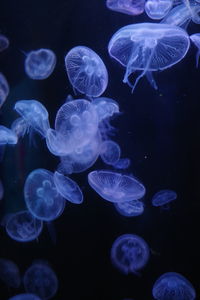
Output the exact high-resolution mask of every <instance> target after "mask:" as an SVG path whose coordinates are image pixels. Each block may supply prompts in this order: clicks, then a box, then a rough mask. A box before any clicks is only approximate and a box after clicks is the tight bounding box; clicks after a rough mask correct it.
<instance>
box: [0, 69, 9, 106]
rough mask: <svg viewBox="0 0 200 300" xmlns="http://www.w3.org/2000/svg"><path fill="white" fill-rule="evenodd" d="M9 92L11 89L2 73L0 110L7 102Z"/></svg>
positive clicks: (0, 76)
mask: <svg viewBox="0 0 200 300" xmlns="http://www.w3.org/2000/svg"><path fill="white" fill-rule="evenodd" d="M9 92H10V88H9V84H8V82H7V79H6V77H5V76H4V75H3V74H2V73H0V108H1V106H2V105H3V104H4V102H5V101H6V98H7V97H8V94H9Z"/></svg>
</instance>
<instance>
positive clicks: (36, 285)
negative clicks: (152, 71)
mask: <svg viewBox="0 0 200 300" xmlns="http://www.w3.org/2000/svg"><path fill="white" fill-rule="evenodd" d="M23 282H24V288H25V290H26V292H28V293H33V294H35V295H37V296H39V297H40V298H41V299H50V298H52V297H53V296H55V294H56V292H57V290H58V279H57V276H56V274H55V272H54V271H53V270H52V268H51V267H50V266H49V265H48V264H46V263H43V262H35V263H33V264H32V265H31V266H30V267H29V268H28V269H27V270H26V272H25V274H24V278H23Z"/></svg>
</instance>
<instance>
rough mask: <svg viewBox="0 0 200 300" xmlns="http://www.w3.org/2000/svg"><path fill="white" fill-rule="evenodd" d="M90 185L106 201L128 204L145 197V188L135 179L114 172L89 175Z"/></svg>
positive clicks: (96, 172)
mask: <svg viewBox="0 0 200 300" xmlns="http://www.w3.org/2000/svg"><path fill="white" fill-rule="evenodd" d="M88 182H89V185H90V186H91V187H92V188H93V189H94V190H95V191H96V192H97V193H98V194H99V195H100V196H101V197H102V198H103V199H105V200H108V201H110V202H128V201H131V200H138V199H140V198H142V197H143V196H144V195H145V191H146V190H145V187H144V185H143V184H142V183H140V182H139V181H138V180H136V179H135V178H133V177H131V176H128V175H123V174H120V173H117V172H114V171H103V170H99V171H93V172H90V173H89V174H88Z"/></svg>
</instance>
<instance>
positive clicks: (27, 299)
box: [8, 293, 41, 300]
mask: <svg viewBox="0 0 200 300" xmlns="http://www.w3.org/2000/svg"><path fill="white" fill-rule="evenodd" d="M8 300H41V298H39V297H38V296H36V295H35V294H29V293H23V294H18V295H15V296H13V297H11V298H9V299H8Z"/></svg>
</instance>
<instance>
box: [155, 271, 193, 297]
mask: <svg viewBox="0 0 200 300" xmlns="http://www.w3.org/2000/svg"><path fill="white" fill-rule="evenodd" d="M152 294H153V297H154V299H156V300H194V299H195V298H196V292H195V289H194V287H193V286H192V284H191V283H190V282H189V281H188V280H187V279H186V278H185V277H184V276H183V275H181V274H179V273H175V272H169V273H164V274H163V275H161V276H160V277H159V278H158V279H157V280H156V282H155V283H154V286H153V289H152Z"/></svg>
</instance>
